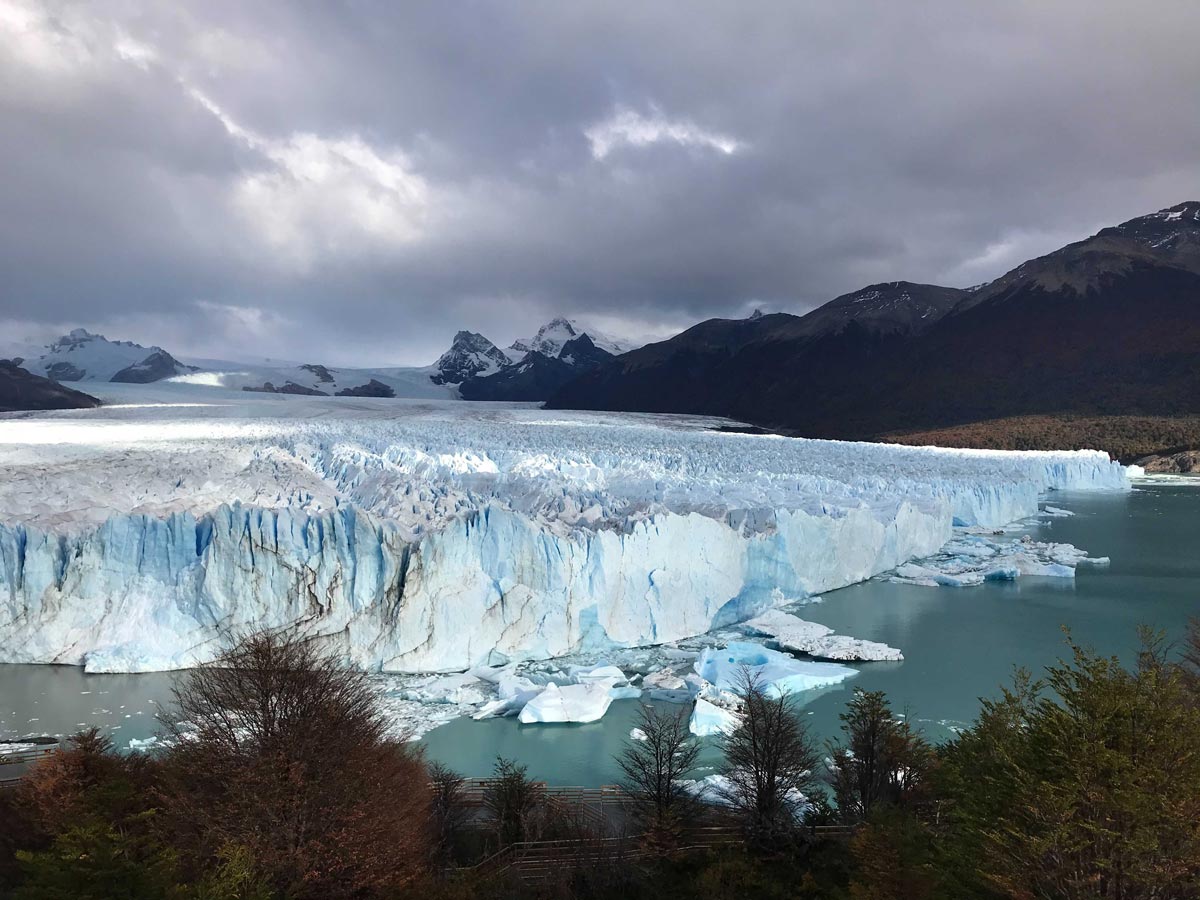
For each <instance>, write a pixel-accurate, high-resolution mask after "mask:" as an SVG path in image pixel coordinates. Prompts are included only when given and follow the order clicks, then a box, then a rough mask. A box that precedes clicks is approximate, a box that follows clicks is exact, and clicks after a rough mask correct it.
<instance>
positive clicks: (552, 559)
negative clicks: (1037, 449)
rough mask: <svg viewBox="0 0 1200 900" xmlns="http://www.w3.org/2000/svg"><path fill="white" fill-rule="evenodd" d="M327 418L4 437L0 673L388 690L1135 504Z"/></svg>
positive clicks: (1051, 486)
mask: <svg viewBox="0 0 1200 900" xmlns="http://www.w3.org/2000/svg"><path fill="white" fill-rule="evenodd" d="M321 400H322V398H301V397H296V398H290V397H289V398H286V401H285V402H281V401H280V400H279V399H278V398H272V399H271V400H270V402H267V401H258V400H257V398H255V400H254V401H253V402H252V401H250V400H244V399H242V398H235V399H232V400H230V402H229V403H228V404H225V405H220V404H210V405H198V406H196V407H191V406H188V405H184V404H173V405H168V404H159V405H147V406H134V405H129V406H112V407H105V408H101V409H99V410H89V411H85V412H71V413H58V414H46V415H44V416H35V417H30V418H26V419H19V420H18V419H10V420H6V421H2V422H0V474H2V475H3V478H0V661H4V662H39V663H67V664H74V665H84V666H85V667H86V668H87V669H88V670H90V671H125V672H137V671H152V670H163V669H174V668H181V667H187V666H190V665H194V664H196V663H198V662H203V661H206V660H208V659H211V658H213V656H214V655H216V654H217V653H219V652H220V650H221V649H222V648H223V647H224V646H225V645H226V644H227V642H228V640H229V637H230V636H231V635H233V634H237V633H239V632H243V631H245V630H248V629H251V628H260V627H290V626H295V627H298V628H299V629H300V630H301V631H302V632H304V633H305V634H308V635H312V636H319V637H320V638H321V639H322V640H323V641H325V642H327V643H328V644H329V646H331V647H333V648H335V649H337V650H338V651H339V652H341V653H343V654H344V655H345V657H346V658H347V659H348V660H350V661H353V662H354V663H356V664H358V665H360V666H363V667H365V668H367V669H371V670H384V671H397V672H440V671H447V672H448V671H461V670H465V669H468V668H470V667H472V666H476V665H480V664H491V665H499V664H503V663H505V662H507V661H510V660H518V659H536V658H547V657H553V656H561V655H564V654H568V653H575V652H580V651H587V650H604V649H606V648H618V647H629V646H639V645H648V644H656V643H663V642H669V641H674V640H679V639H682V638H685V637H690V636H693V635H698V634H703V633H705V632H707V631H710V630H712V629H714V628H717V627H721V626H724V625H728V624H732V623H734V622H741V621H744V620H746V619H749V618H751V617H753V616H756V615H758V614H760V613H762V612H763V611H765V610H767V609H769V608H771V607H773V606H776V605H778V604H779V603H781V602H784V601H786V600H793V599H799V598H803V597H805V596H807V595H809V594H813V593H817V592H820V591H827V590H830V589H833V588H837V587H840V586H843V585H846V584H850V583H853V582H857V581H861V580H863V579H865V578H868V577H871V576H872V575H875V574H878V573H880V572H883V571H888V570H890V569H894V568H896V567H897V566H900V565H902V564H903V563H904V562H906V561H908V560H910V559H914V558H919V557H923V556H928V555H929V554H932V553H934V552H935V551H937V550H938V549H939V548H940V547H941V546H942V545H943V544H945V543H946V541H947V540H948V539H949V538H950V537H951V527H952V525H953V524H966V525H979V526H994V525H995V526H998V525H1001V524H1004V523H1007V522H1009V521H1012V520H1014V519H1018V518H1021V517H1023V516H1027V515H1030V514H1033V513H1035V512H1036V511H1037V503H1038V498H1039V496H1041V495H1042V494H1043V493H1044V492H1046V491H1048V490H1057V489H1105V490H1123V489H1127V488H1128V482H1127V481H1126V479H1125V475H1124V472H1123V470H1122V469H1121V468H1120V467H1119V466H1118V465H1116V464H1115V463H1112V462H1111V461H1109V459H1108V457H1107V456H1106V455H1105V454H1102V453H1092V452H1086V451H1081V452H1075V453H987V452H972V451H948V450H941V449H937V448H908V447H898V446H886V445H871V444H852V443H842V442H829V441H809V440H800V439H787V438H778V437H773V436H759V435H742V434H728V433H717V432H715V431H713V430H712V426H713V424H714V423H713V422H712V421H709V420H701V419H690V418H683V417H667V416H659V417H655V416H618V415H614V414H596V413H576V414H568V413H561V412H554V413H551V412H548V411H542V410H536V409H530V408H528V407H520V406H514V407H499V406H495V405H490V404H489V405H485V406H480V407H476V406H474V405H469V404H463V403H444V404H439V403H407V404H406V403H402V402H397V401H379V402H371V401H362V402H359V403H356V404H355V405H354V406H353V407H352V408H349V409H347V408H346V406H337V405H336V404H334V403H333V402H332V401H325V402H321ZM255 402H259V403H261V404H262V406H261V407H258V406H255V405H254V403H255Z"/></svg>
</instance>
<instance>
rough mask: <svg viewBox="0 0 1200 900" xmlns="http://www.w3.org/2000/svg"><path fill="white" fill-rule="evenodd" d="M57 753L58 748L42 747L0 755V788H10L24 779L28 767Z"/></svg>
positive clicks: (54, 746)
mask: <svg viewBox="0 0 1200 900" xmlns="http://www.w3.org/2000/svg"><path fill="white" fill-rule="evenodd" d="M57 752H58V747H57V746H56V745H53V746H43V747H35V748H34V749H32V750H20V751H18V752H16V753H0V787H11V786H13V785H15V784H16V783H17V782H18V781H20V780H21V779H22V778H24V777H25V774H26V772H28V768H27V767H28V766H32V765H34V764H35V763H37V762H39V761H40V760H43V759H45V758H46V757H48V756H53V755H54V754H55V753H57Z"/></svg>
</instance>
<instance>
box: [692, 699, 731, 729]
mask: <svg viewBox="0 0 1200 900" xmlns="http://www.w3.org/2000/svg"><path fill="white" fill-rule="evenodd" d="M740 724H741V719H739V718H738V715H737V713H735V712H732V711H731V710H728V709H722V708H721V707H720V706H717V705H716V704H715V703H709V702H708V701H707V700H705V699H704V698H703V697H697V698H696V705H695V706H693V707H692V717H691V719H690V720H689V721H688V730H689V731H691V733H692V734H695V735H698V736H700V737H708V736H710V735H714V734H732V733H733V732H735V731H737V728H738V726H739V725H740Z"/></svg>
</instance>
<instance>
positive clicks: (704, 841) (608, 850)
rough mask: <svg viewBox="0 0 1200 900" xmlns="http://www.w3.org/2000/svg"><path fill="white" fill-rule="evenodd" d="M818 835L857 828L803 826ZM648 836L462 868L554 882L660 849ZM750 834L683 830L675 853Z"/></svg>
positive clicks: (514, 848) (844, 835) (560, 846)
mask: <svg viewBox="0 0 1200 900" xmlns="http://www.w3.org/2000/svg"><path fill="white" fill-rule="evenodd" d="M804 830H805V831H806V832H807V833H808V834H809V835H811V836H812V837H814V838H820V839H823V840H848V839H849V838H851V837H853V836H854V832H855V829H854V827H853V826H850V825H815V826H808V827H807V828H805V829H804ZM645 837H646V836H645V835H633V836H628V837H601V838H587V839H582V840H557V841H520V842H518V843H515V844H510V845H509V846H507V847H505V848H504V849H503V850H500V851H498V852H496V853H493V854H492V855H491V856H488V857H486V858H484V859H482V860H480V861H479V862H477V863H475V864H474V865H472V866H465V867H462V868H460V869H458V870H457V871H458V872H460V873H463V874H470V875H472V876H475V877H482V878H492V877H495V876H497V875H502V874H506V873H512V874H515V875H517V876H518V877H519V878H521V880H523V881H527V882H540V881H547V880H553V879H554V878H557V877H561V876H562V875H563V874H565V873H569V872H570V871H572V870H574V869H577V868H580V867H582V866H587V865H595V864H598V863H603V862H611V861H616V860H620V861H623V862H625V861H629V862H632V861H635V860H639V859H646V858H648V857H652V856H656V855H658V854H659V853H660V851H659V850H657V849H655V848H651V847H648V846H647V845H646V843H645ZM744 840H745V838H744V835H743V832H742V830H741V828H739V827H738V826H736V825H709V826H697V827H694V828H687V829H684V831H683V832H682V834H681V835H680V840H679V843H678V844H677V845H676V846H675V847H673V848H672V852H674V853H691V852H695V851H698V850H713V849H717V848H719V847H729V846H737V845H740V844H742V843H743V842H744Z"/></svg>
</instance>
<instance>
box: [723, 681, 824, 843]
mask: <svg viewBox="0 0 1200 900" xmlns="http://www.w3.org/2000/svg"><path fill="white" fill-rule="evenodd" d="M742 693H743V694H744V697H745V706H744V708H743V710H742V718H741V724H740V725H739V726H738V728H737V729H736V730H735V731H733V732H732V733H731V734H729V735H727V736H726V737H725V738H724V739H723V740H722V742H721V745H722V750H723V751H724V754H725V764H724V766H723V768H722V774H723V775H724V776H725V781H726V785H725V788H724V790H723V794H724V799H725V800H726V802H727V803H729V805H730V806H731V807H733V809H734V810H735V811H736V812H737V813H738V814H739V816H740V817H741V819H742V821H743V822H744V823H745V826H746V829H747V836H748V838H749V840H750V842H751V843H752V844H754V845H755V846H757V847H759V848H760V849H772V848H776V847H779V846H782V845H786V844H788V843H791V842H792V841H793V839H794V838H795V837H796V835H797V832H798V829H797V825H798V824H799V822H800V818H801V816H802V814H803V810H804V797H805V795H806V794H808V793H811V791H812V789H813V788H814V787H815V786H816V784H817V776H816V774H815V773H816V770H817V766H818V763H819V762H820V759H819V756H818V753H817V749H816V745H815V743H814V742H813V741H812V739H811V738H810V737H809V735H808V731H807V729H806V727H805V724H804V723H803V722H801V721H800V719H799V718H798V717H797V716H796V714H795V711H794V708H793V706H792V703H791V702H790V701H789V699H788V698H787V696H786V695H782V694H780V695H778V696H775V697H770V696H768V695H767V693H766V691H765V690H764V689H763V687H762V683H761V682H760V681H759V680H758V678H757V677H755V676H754V675H753V674H751V673H750V672H749V671H748V670H747V671H746V672H744V673H743V676H742Z"/></svg>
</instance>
